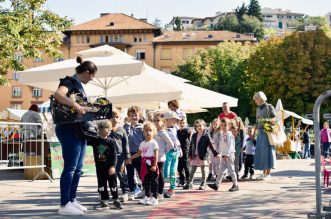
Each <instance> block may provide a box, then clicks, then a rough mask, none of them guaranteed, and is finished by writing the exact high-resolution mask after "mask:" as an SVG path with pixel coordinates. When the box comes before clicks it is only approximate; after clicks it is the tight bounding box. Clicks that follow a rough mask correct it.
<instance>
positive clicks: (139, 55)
mask: <svg viewBox="0 0 331 219" xmlns="http://www.w3.org/2000/svg"><path fill="white" fill-rule="evenodd" d="M136 58H137V59H138V60H144V59H145V49H137V50H136Z"/></svg>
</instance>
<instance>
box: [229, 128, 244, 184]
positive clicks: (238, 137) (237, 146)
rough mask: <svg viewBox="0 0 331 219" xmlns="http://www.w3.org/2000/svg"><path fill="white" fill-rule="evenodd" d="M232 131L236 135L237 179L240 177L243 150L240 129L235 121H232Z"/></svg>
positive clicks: (235, 160) (235, 161) (235, 165)
mask: <svg viewBox="0 0 331 219" xmlns="http://www.w3.org/2000/svg"><path fill="white" fill-rule="evenodd" d="M230 131H231V132H232V135H233V137H234V144H235V147H234V148H235V150H236V152H235V153H234V169H235V172H236V176H237V179H238V177H239V160H240V151H241V138H240V135H239V130H238V128H237V126H236V124H235V123H234V122H232V123H231V128H230Z"/></svg>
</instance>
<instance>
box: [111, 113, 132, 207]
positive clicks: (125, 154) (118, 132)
mask: <svg viewBox="0 0 331 219" xmlns="http://www.w3.org/2000/svg"><path fill="white" fill-rule="evenodd" d="M110 121H111V123H112V132H111V133H110V137H111V138H112V139H114V141H115V142H116V146H117V150H116V151H117V164H116V174H117V177H118V179H119V181H120V186H121V189H122V193H123V196H122V197H121V201H122V202H126V201H128V199H129V194H128V192H129V191H130V189H129V186H128V184H127V181H126V179H125V178H126V176H125V171H122V170H123V169H124V166H125V162H124V161H127V162H128V160H129V158H130V149H129V142H128V136H127V134H126V131H125V130H124V128H123V127H121V126H120V124H121V115H120V113H119V112H118V111H117V110H113V117H112V118H111V119H110Z"/></svg>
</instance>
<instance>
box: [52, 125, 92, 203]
mask: <svg viewBox="0 0 331 219" xmlns="http://www.w3.org/2000/svg"><path fill="white" fill-rule="evenodd" d="M55 132H56V136H57V138H58V139H59V141H60V143H61V146H62V156H63V161H64V166H63V171H62V174H61V179H60V190H61V206H65V205H66V204H67V203H68V202H69V201H71V202H72V201H74V200H75V198H76V191H77V187H78V183H79V178H80V175H81V173H82V168H83V162H84V156H85V149H86V140H82V139H79V138H76V137H75V134H74V129H73V125H72V124H61V125H57V126H56V128H55Z"/></svg>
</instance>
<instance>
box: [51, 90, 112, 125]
mask: <svg viewBox="0 0 331 219" xmlns="http://www.w3.org/2000/svg"><path fill="white" fill-rule="evenodd" d="M102 99H103V100H105V99H106V98H102ZM89 106H93V107H97V109H99V110H98V111H96V112H86V113H85V114H84V115H82V116H78V114H77V112H74V111H73V110H72V108H71V107H69V106H66V105H63V104H60V103H57V102H56V101H55V99H54V97H53V96H51V97H50V108H51V114H52V117H53V122H54V124H69V123H80V122H88V121H95V120H102V119H110V118H111V117H112V111H113V108H112V104H111V103H110V102H109V101H108V100H107V104H106V105H100V104H89Z"/></svg>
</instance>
